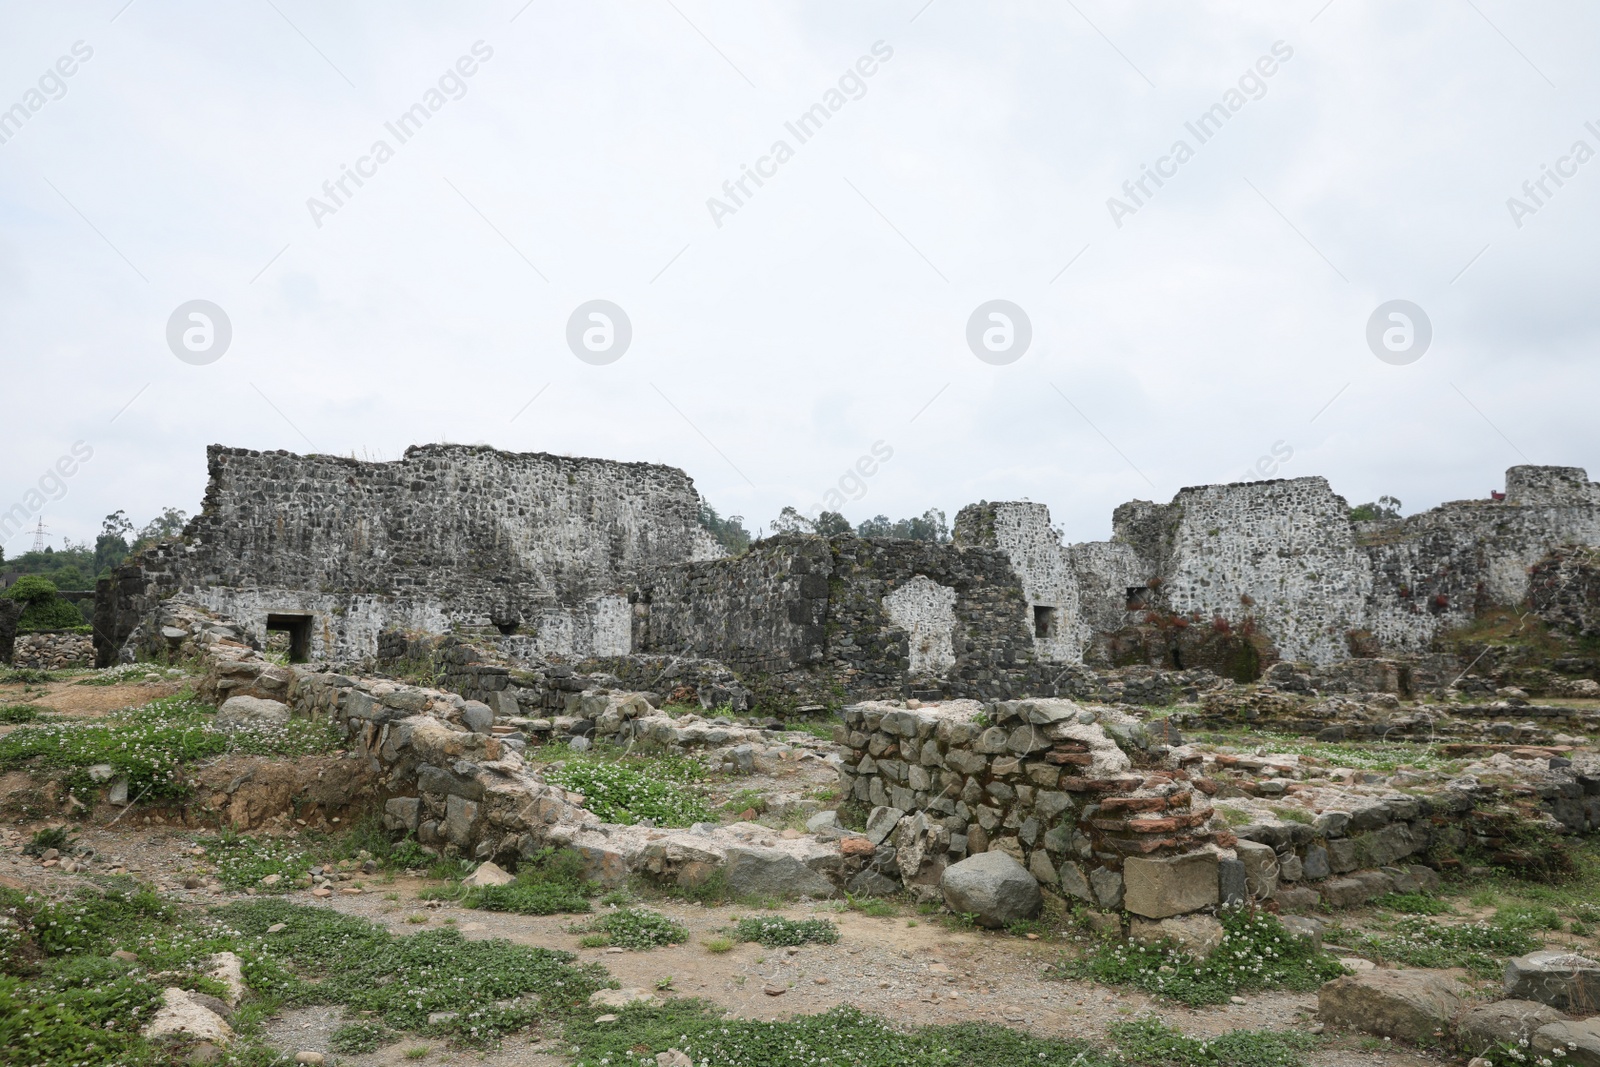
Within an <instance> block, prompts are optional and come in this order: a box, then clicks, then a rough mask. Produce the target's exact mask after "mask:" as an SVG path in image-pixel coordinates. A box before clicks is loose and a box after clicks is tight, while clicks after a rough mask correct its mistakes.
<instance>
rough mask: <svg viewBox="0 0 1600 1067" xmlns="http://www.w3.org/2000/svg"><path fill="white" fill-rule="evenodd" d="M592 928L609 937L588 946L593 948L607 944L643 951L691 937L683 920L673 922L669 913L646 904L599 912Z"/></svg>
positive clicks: (594, 931)
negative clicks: (644, 905) (664, 913)
mask: <svg viewBox="0 0 1600 1067" xmlns="http://www.w3.org/2000/svg"><path fill="white" fill-rule="evenodd" d="M589 930H590V931H591V932H592V934H593V935H596V936H600V937H603V938H604V939H605V940H604V941H596V942H594V943H593V944H592V945H588V946H585V947H589V948H598V947H599V946H600V945H602V944H607V945H615V946H616V947H618V948H631V949H636V950H639V951H643V950H645V949H651V948H658V947H660V946H662V945H678V944H682V943H683V942H685V941H687V940H689V931H688V929H686V928H685V927H684V926H683V924H682V923H676V922H673V921H672V920H671V919H669V918H667V917H666V916H665V915H661V914H659V913H657V912H653V911H649V910H647V909H645V908H619V909H618V910H616V911H613V912H608V913H607V914H605V915H600V916H597V917H596V918H595V920H594V922H592V923H590V924H589ZM586 940H587V939H586Z"/></svg>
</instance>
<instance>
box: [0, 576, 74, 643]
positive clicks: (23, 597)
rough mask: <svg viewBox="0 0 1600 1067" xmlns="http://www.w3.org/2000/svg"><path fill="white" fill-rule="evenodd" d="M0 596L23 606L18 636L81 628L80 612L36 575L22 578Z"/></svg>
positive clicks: (50, 583)
mask: <svg viewBox="0 0 1600 1067" xmlns="http://www.w3.org/2000/svg"><path fill="white" fill-rule="evenodd" d="M0 596H3V597H5V598H7V599H8V600H15V601H17V602H18V603H20V604H22V605H23V608H22V617H21V618H19V619H18V620H17V632H18V633H28V632H31V631H37V630H76V629H79V628H81V627H83V626H84V621H83V612H81V611H79V610H78V606H77V605H76V604H74V603H72V601H70V600H63V599H61V597H60V596H58V595H57V593H56V584H55V583H54V582H52V581H51V580H50V579H48V578H44V577H41V576H40V575H37V574H25V575H23V576H22V577H21V578H18V579H17V580H16V582H15V583H14V584H13V585H12V586H11V588H10V589H7V590H6V591H5V592H4V593H0Z"/></svg>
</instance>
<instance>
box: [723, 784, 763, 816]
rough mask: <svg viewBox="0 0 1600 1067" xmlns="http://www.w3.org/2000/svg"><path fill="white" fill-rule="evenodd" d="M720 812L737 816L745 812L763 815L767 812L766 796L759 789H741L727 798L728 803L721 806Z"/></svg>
mask: <svg viewBox="0 0 1600 1067" xmlns="http://www.w3.org/2000/svg"><path fill="white" fill-rule="evenodd" d="M722 810H723V811H725V812H727V813H728V814H729V815H739V814H741V813H742V812H746V811H754V812H755V813H756V814H757V815H763V814H765V813H766V810H767V795H766V794H765V793H763V792H762V791H761V790H759V789H741V790H739V791H738V792H737V793H735V794H733V796H731V797H729V798H728V802H727V803H726V804H724V805H722Z"/></svg>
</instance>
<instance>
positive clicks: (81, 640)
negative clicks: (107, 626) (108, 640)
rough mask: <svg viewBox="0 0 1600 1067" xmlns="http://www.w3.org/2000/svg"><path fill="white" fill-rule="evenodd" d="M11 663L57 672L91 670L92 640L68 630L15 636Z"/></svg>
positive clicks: (92, 657) (85, 635) (92, 663)
mask: <svg viewBox="0 0 1600 1067" xmlns="http://www.w3.org/2000/svg"><path fill="white" fill-rule="evenodd" d="M11 663H12V665H13V666H16V667H34V668H38V669H40V670H47V671H56V670H64V669H66V668H68V667H92V666H94V638H93V637H91V636H90V635H89V634H79V633H73V632H71V631H70V630H49V631H44V632H41V633H29V634H18V635H17V637H16V642H15V644H14V645H13V647H12V652H11Z"/></svg>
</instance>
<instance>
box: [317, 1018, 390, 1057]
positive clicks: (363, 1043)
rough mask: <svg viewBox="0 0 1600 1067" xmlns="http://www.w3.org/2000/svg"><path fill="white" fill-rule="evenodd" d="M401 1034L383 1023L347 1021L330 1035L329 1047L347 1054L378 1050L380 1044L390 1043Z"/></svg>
mask: <svg viewBox="0 0 1600 1067" xmlns="http://www.w3.org/2000/svg"><path fill="white" fill-rule="evenodd" d="M399 1036H400V1035H399V1034H397V1033H395V1032H394V1031H392V1030H390V1029H389V1028H388V1027H387V1026H385V1025H383V1024H382V1023H374V1022H353V1023H346V1024H345V1025H343V1026H341V1027H339V1028H338V1029H337V1030H335V1031H334V1032H333V1033H332V1034H330V1035H329V1036H328V1048H329V1049H331V1050H333V1051H334V1052H337V1053H340V1054H342V1055H347V1056H349V1055H354V1054H356V1053H360V1052H376V1051H378V1046H379V1045H385V1044H388V1043H390V1042H391V1041H394V1040H395V1039H396V1038H398V1037H399Z"/></svg>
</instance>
